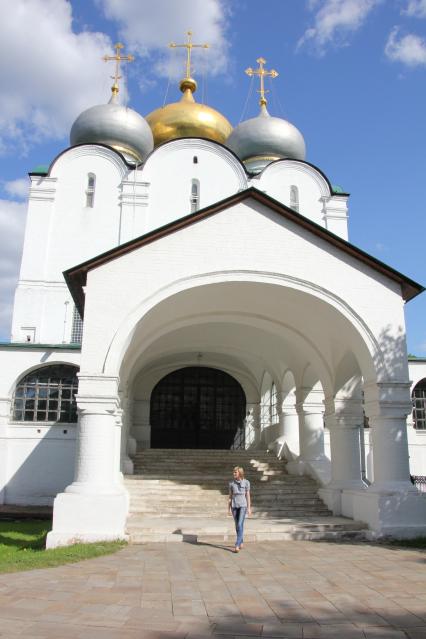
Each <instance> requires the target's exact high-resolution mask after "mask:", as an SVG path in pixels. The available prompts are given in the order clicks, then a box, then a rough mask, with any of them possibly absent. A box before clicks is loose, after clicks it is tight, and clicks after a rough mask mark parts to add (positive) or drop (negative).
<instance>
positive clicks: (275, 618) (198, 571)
mask: <svg viewBox="0 0 426 639" xmlns="http://www.w3.org/2000/svg"><path fill="white" fill-rule="evenodd" d="M425 562H426V552H421V551H412V550H401V549H393V548H386V547H380V546H374V545H372V544H368V543H359V544H349V543H347V544H344V543H326V542H306V541H276V542H264V543H253V544H247V545H246V547H245V548H244V550H242V551H241V553H240V554H239V555H235V554H233V553H231V552H230V549H229V546H225V545H223V546H220V545H213V544H207V543H206V544H198V545H195V544H190V543H170V544H163V543H160V544H146V545H141V546H130V547H127V548H125V549H123V550H122V551H120V552H118V553H117V554H115V555H110V556H107V557H101V558H99V559H92V560H89V561H85V562H82V563H79V564H73V565H68V566H63V567H61V568H51V569H46V570H38V571H33V572H27V573H16V574H9V575H0V637H2V638H4V637H10V638H12V637H13V638H14V639H16V638H17V636H22V637H25V638H26V639H36V638H38V639H41V638H52V637H55V639H67V638H73V639H74V638H76V639H167V638H170V639H172V638H173V639H177V638H179V639H204V637H214V638H215V639H219V638H221V639H232V638H234V637H238V638H239V639H243V638H248V637H250V638H251V639H253V637H270V638H275V639H276V638H277V637H288V638H289V639H302V638H304V639H318V638H324V639H325V638H327V639H328V638H330V639H332V638H339V639H355V638H356V639H361V638H363V639H378V638H382V639H407V638H409V639H420V638H426V563H425Z"/></svg>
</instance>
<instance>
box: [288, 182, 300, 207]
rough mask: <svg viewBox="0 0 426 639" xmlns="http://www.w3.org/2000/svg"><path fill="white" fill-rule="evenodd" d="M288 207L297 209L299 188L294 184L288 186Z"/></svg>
mask: <svg viewBox="0 0 426 639" xmlns="http://www.w3.org/2000/svg"><path fill="white" fill-rule="evenodd" d="M290 208H292V209H293V210H294V211H299V189H298V188H297V186H294V185H293V186H291V187H290Z"/></svg>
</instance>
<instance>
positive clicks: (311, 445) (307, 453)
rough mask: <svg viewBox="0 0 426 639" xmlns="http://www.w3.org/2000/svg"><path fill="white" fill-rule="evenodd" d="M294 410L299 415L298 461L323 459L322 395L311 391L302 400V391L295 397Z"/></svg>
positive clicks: (316, 391) (318, 391) (319, 392)
mask: <svg viewBox="0 0 426 639" xmlns="http://www.w3.org/2000/svg"><path fill="white" fill-rule="evenodd" d="M296 397H297V403H296V410H297V413H298V415H299V445H300V460H301V461H304V462H311V461H321V460H323V459H324V457H325V454H324V402H323V397H324V394H323V392H322V391H320V390H311V391H310V393H309V395H308V397H307V398H306V399H305V400H304V399H302V397H303V389H302V391H300V392H298V393H297V395H296Z"/></svg>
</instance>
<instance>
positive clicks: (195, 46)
mask: <svg viewBox="0 0 426 639" xmlns="http://www.w3.org/2000/svg"><path fill="white" fill-rule="evenodd" d="M186 35H187V36H188V42H186V43H185V44H176V43H175V42H171V43H170V44H169V47H170V48H171V49H178V48H180V47H183V48H185V49H186V77H187V78H190V77H191V52H192V49H208V48H209V45H208V44H193V43H192V31H187V34H186Z"/></svg>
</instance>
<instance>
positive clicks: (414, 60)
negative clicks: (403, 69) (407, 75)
mask: <svg viewBox="0 0 426 639" xmlns="http://www.w3.org/2000/svg"><path fill="white" fill-rule="evenodd" d="M385 54H386V55H387V57H388V58H389V59H390V60H392V61H396V62H402V63H403V64H406V65H407V66H409V67H415V66H419V65H423V64H425V65H426V40H425V39H424V38H421V37H420V36H418V35H415V34H414V33H408V34H407V35H402V36H399V28H398V27H394V28H393V29H392V31H391V32H390V34H389V38H388V41H387V43H386V46H385Z"/></svg>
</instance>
